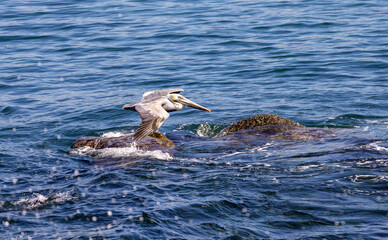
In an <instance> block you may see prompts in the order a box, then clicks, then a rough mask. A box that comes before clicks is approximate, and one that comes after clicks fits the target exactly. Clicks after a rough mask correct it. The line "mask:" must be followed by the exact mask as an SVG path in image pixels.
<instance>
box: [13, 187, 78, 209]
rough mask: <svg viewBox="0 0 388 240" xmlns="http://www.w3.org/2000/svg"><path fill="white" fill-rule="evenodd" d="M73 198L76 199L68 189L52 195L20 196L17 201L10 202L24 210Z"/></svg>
mask: <svg viewBox="0 0 388 240" xmlns="http://www.w3.org/2000/svg"><path fill="white" fill-rule="evenodd" d="M73 199H76V197H75V196H72V194H71V192H69V191H66V192H59V193H55V194H53V195H43V194H40V193H34V194H33V195H32V196H30V197H25V198H21V199H19V200H17V201H14V202H12V205H14V206H17V207H22V208H23V209H26V210H31V209H36V208H39V207H41V206H44V205H48V204H52V203H62V202H65V201H69V200H73Z"/></svg>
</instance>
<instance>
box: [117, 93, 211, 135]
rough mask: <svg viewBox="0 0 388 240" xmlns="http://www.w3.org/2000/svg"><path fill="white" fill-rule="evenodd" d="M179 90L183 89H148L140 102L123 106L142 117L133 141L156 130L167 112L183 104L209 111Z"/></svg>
mask: <svg viewBox="0 0 388 240" xmlns="http://www.w3.org/2000/svg"><path fill="white" fill-rule="evenodd" d="M180 92H183V89H179V88H176V89H160V90H155V91H150V92H146V93H144V94H143V98H142V99H141V101H140V102H138V103H135V104H126V105H124V106H123V109H125V110H133V111H137V112H138V113H139V115H140V117H141V119H142V122H141V124H140V126H139V128H138V129H137V131H136V133H135V135H134V139H133V141H134V142H136V141H138V140H140V139H142V138H144V137H146V136H148V135H149V134H150V133H152V132H156V131H157V130H158V129H159V128H160V126H162V124H163V122H164V121H165V120H166V119H167V118H168V117H169V116H170V114H169V112H173V111H179V110H181V109H182V108H183V105H186V106H189V107H192V108H196V109H200V110H204V111H208V112H210V110H209V109H207V108H205V107H202V106H200V105H198V104H196V103H194V102H192V101H190V100H188V99H187V98H185V97H183V96H182V95H180V94H179V93H180Z"/></svg>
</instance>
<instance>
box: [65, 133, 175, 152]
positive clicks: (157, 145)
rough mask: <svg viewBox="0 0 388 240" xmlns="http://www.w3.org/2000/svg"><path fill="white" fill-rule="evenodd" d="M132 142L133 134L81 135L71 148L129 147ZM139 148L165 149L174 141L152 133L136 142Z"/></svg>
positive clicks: (148, 149) (172, 144)
mask: <svg viewBox="0 0 388 240" xmlns="http://www.w3.org/2000/svg"><path fill="white" fill-rule="evenodd" d="M132 144H133V135H132V134H131V135H128V136H121V137H81V138H79V139H77V140H76V141H75V142H74V143H73V145H72V146H71V147H72V148H80V147H91V148H94V149H102V148H124V147H131V145H132ZM136 147H137V148H138V149H140V150H147V151H153V150H167V149H169V148H171V147H174V143H173V142H172V141H171V140H170V139H168V138H167V137H166V136H164V135H163V134H161V133H152V134H150V135H149V136H147V137H145V138H143V139H141V140H140V141H138V142H137V143H136Z"/></svg>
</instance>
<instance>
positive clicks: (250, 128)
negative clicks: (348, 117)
mask: <svg viewBox="0 0 388 240" xmlns="http://www.w3.org/2000/svg"><path fill="white" fill-rule="evenodd" d="M331 133H333V131H332V130H329V129H321V128H307V127H305V126H303V125H301V124H299V123H297V122H293V121H291V120H288V119H286V118H283V117H280V116H278V115H274V114H260V115H256V116H253V117H249V118H246V119H243V120H241V121H238V122H236V123H233V124H232V125H230V126H229V127H226V128H225V129H224V130H222V131H221V134H220V136H227V135H231V134H233V137H234V138H236V137H237V138H244V136H246V135H251V136H252V135H253V136H260V137H275V138H282V139H286V140H296V141H307V140H315V139H319V138H322V137H324V136H327V135H328V134H331Z"/></svg>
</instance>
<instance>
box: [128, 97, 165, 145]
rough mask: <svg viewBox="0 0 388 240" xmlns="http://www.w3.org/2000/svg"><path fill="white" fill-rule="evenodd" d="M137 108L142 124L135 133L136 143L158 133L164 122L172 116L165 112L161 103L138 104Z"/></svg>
mask: <svg viewBox="0 0 388 240" xmlns="http://www.w3.org/2000/svg"><path fill="white" fill-rule="evenodd" d="M135 108H136V111H137V112H138V113H139V115H140V117H141V119H142V122H141V124H140V126H139V128H138V129H137V130H136V132H135V135H134V139H133V141H134V142H136V141H139V140H140V139H142V138H144V137H146V136H148V135H149V134H150V133H152V132H154V131H157V130H158V129H159V128H160V126H161V125H162V124H163V122H164V121H165V120H166V119H167V118H168V117H169V116H170V114H168V112H166V110H164V108H163V107H162V105H161V103H159V101H157V102H156V103H155V102H152V103H147V104H144V103H140V104H137V105H136V106H135Z"/></svg>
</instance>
